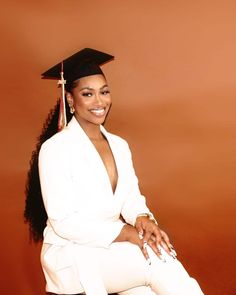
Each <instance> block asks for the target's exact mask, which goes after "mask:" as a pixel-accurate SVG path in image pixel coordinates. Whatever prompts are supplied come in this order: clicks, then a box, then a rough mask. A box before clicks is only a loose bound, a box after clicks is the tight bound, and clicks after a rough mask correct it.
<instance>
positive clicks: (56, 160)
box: [39, 117, 150, 294]
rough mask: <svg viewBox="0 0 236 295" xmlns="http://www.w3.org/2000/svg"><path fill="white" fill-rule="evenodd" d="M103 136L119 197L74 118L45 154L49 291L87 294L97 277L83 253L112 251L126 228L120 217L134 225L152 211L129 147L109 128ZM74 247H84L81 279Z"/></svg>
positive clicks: (41, 167)
mask: <svg viewBox="0 0 236 295" xmlns="http://www.w3.org/2000/svg"><path fill="white" fill-rule="evenodd" d="M101 132H102V133H103V134H104V136H105V137H106V138H107V140H108V143H109V145H110V148H111V150H112V153H113V156H114V159H115V163H116V166H117V171H118V182H117V187H116V190H115V192H114V193H113V191H112V187H111V184H110V180H109V177H108V174H107V171H106V168H105V166H104V164H103V161H102V159H101V157H100V155H99V154H98V152H97V150H96V148H95V147H94V145H93V144H92V142H91V141H90V139H89V138H88V136H87V135H86V133H85V132H84V131H83V129H82V128H81V127H80V125H79V123H78V122H77V120H76V119H75V118H74V117H73V118H72V120H71V121H70V123H69V124H68V126H67V127H66V128H65V129H64V130H63V131H61V132H59V133H57V134H56V135H54V136H53V137H51V138H50V139H49V140H47V141H46V142H45V143H44V144H43V145H42V147H41V150H40V154H39V174H40V183H41V189H42V196H43V201H44V205H45V209H46V211H47V215H48V221H47V227H46V228H45V230H44V245H43V248H42V254H41V262H42V267H43V271H44V274H45V277H46V281H47V287H46V290H47V291H49V292H55V293H58V294H64V293H65V294H71V293H72V294H73V293H78V292H81V290H80V289H81V284H82V286H83V288H84V289H85V291H86V287H87V286H88V285H89V283H91V280H92V279H93V280H95V277H93V278H92V277H91V274H90V275H89V277H88V276H87V275H86V270H85V268H86V267H87V263H86V261H84V263H83V257H84V255H83V254H82V253H83V251H82V249H86V247H101V248H109V245H110V244H111V243H112V242H113V241H114V240H115V239H116V237H117V236H118V235H119V233H120V231H121V229H122V227H123V226H124V222H122V221H121V220H120V215H121V216H122V217H123V218H124V220H125V222H126V223H129V224H131V225H134V223H135V221H136V217H137V215H138V214H140V213H150V211H149V209H148V208H147V206H146V203H145V198H144V197H143V196H142V195H141V194H140V191H139V187H138V181H137V177H136V175H135V172H134V168H133V164H132V159H131V153H130V150H129V147H128V144H127V143H126V141H125V140H123V139H121V138H120V137H118V136H116V135H113V134H111V133H109V132H107V131H106V130H105V128H104V127H103V126H101ZM74 244H76V245H78V246H81V261H80V266H79V269H77V270H76V271H78V273H77V275H78V274H79V278H78V277H77V278H76V277H74V278H73V274H72V272H74V271H75V270H74V268H75V264H74V261H73V254H72V252H73V251H71V249H72V245H74ZM52 245H53V246H52ZM55 249H56V250H55ZM68 249H70V250H68ZM77 249H80V247H77ZM55 253H56V255H55ZM77 254H78V253H76V255H77ZM78 255H79V254H78ZM77 268H78V266H77ZM61 269H64V271H63V272H60V270H61ZM74 274H75V272H74ZM70 277H71V279H70ZM94 294H95V293H94Z"/></svg>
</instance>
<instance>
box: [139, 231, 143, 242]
mask: <svg viewBox="0 0 236 295" xmlns="http://www.w3.org/2000/svg"><path fill="white" fill-rule="evenodd" d="M138 236H139V238H140V240H142V239H143V233H141V232H140V233H138Z"/></svg>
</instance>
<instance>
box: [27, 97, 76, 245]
mask: <svg viewBox="0 0 236 295" xmlns="http://www.w3.org/2000/svg"><path fill="white" fill-rule="evenodd" d="M59 111H60V100H58V102H57V104H56V105H55V107H54V108H53V109H51V111H50V112H49V114H48V117H47V119H46V121H45V123H44V125H43V129H42V133H41V135H40V136H39V137H38V138H37V144H36V148H35V150H34V151H33V152H32V156H31V160H30V168H29V171H28V175H27V180H26V186H25V196H26V199H25V210H24V220H25V222H26V223H28V224H29V232H30V241H33V242H35V243H38V242H40V241H42V239H43V230H44V228H45V226H46V222H47V213H46V210H45V208H44V204H43V199H42V193H41V187H40V180H39V171H38V156H39V151H40V148H41V145H42V144H43V143H44V142H45V141H46V140H47V139H49V138H50V137H52V136H53V135H54V134H56V133H57V132H58V118H59ZM66 114H67V120H68V121H70V119H71V118H72V115H71V114H70V111H69V106H68V103H67V102H66Z"/></svg>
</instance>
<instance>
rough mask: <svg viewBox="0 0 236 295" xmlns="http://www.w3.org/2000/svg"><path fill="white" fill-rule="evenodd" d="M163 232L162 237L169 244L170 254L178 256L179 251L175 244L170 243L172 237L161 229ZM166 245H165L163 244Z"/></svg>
mask: <svg viewBox="0 0 236 295" xmlns="http://www.w3.org/2000/svg"><path fill="white" fill-rule="evenodd" d="M161 234H162V239H163V241H164V243H165V244H166V245H167V247H168V248H169V251H167V252H168V253H169V254H171V256H175V257H176V256H177V253H176V251H175V249H174V247H173V245H172V244H171V243H170V239H169V237H168V235H167V234H166V233H165V232H164V231H162V230H161ZM163 247H164V246H163Z"/></svg>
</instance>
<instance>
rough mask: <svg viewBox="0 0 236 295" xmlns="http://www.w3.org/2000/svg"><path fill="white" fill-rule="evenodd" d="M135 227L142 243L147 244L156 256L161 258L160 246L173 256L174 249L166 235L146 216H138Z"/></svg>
mask: <svg viewBox="0 0 236 295" xmlns="http://www.w3.org/2000/svg"><path fill="white" fill-rule="evenodd" d="M135 227H136V229H137V231H138V232H139V235H140V238H142V241H143V245H144V246H145V245H147V244H148V245H149V246H150V247H151V248H152V249H153V251H154V252H155V253H156V254H157V256H158V257H160V258H161V253H160V247H162V248H163V249H164V250H165V251H166V252H167V253H168V254H169V255H171V256H173V253H175V251H174V248H173V246H172V245H171V243H170V240H169V237H168V235H167V234H166V233H165V232H164V231H163V230H161V229H160V228H159V227H158V225H157V224H155V222H154V221H153V220H150V219H149V217H148V216H138V217H137V219H136V223H135Z"/></svg>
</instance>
